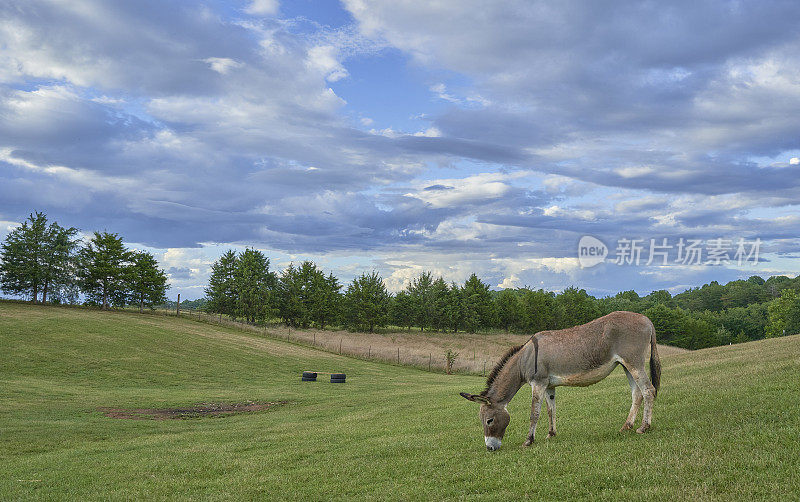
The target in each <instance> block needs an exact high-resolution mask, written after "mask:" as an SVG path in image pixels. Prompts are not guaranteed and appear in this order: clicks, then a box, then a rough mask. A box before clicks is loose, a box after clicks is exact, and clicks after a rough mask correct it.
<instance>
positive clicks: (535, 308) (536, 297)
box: [520, 288, 561, 334]
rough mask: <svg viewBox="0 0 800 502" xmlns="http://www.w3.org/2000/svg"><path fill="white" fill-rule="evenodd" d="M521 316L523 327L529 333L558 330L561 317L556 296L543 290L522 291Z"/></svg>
mask: <svg viewBox="0 0 800 502" xmlns="http://www.w3.org/2000/svg"><path fill="white" fill-rule="evenodd" d="M520 316H521V327H522V329H523V330H524V331H525V332H527V333H532V334H533V333H538V332H539V331H544V330H548V329H556V327H557V323H558V319H559V318H560V317H561V315H560V314H559V312H558V306H557V305H556V301H555V294H553V293H552V292H548V291H544V290H542V289H538V290H536V291H533V290H530V289H527V288H526V289H524V290H522V298H520Z"/></svg>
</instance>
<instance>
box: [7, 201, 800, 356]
mask: <svg viewBox="0 0 800 502" xmlns="http://www.w3.org/2000/svg"><path fill="white" fill-rule="evenodd" d="M77 233H78V231H77V229H75V228H64V227H61V226H60V225H59V224H58V223H56V222H52V223H48V221H47V217H46V215H44V214H43V213H38V212H37V213H34V214H32V215H30V217H29V218H28V219H27V220H26V221H25V222H24V223H23V224H22V225H20V226H19V227H17V228H15V229H13V230H12V231H11V232H10V233H9V234H8V235H7V236H6V238H5V240H4V241H3V243H2V246H0V289H1V290H2V291H4V292H5V293H8V294H12V295H16V296H23V297H27V298H29V299H31V300H32V301H34V302H37V301H41V302H48V301H49V302H52V303H75V302H77V301H79V300H82V301H83V303H85V304H90V305H99V306H101V307H103V308H107V307H109V306H114V307H124V306H127V305H135V306H138V307H139V309H140V310H141V309H144V308H145V307H149V308H153V307H155V306H157V305H165V306H169V307H171V308H174V307H175V303H174V302H167V300H166V297H165V293H166V290H167V288H168V285H167V276H166V274H165V273H164V271H163V270H161V269H160V268H159V266H158V263H157V261H156V259H155V258H154V257H153V255H151V254H150V253H147V252H143V251H131V250H129V249H127V248H126V247H125V246H124V244H123V242H122V238H121V237H120V236H119V235H117V234H112V233H108V232H102V233H101V232H95V233H94V234H93V235H92V237H91V238H90V239H88V240H87V241H86V242H81V241H80V240H78V239H76V235H77ZM269 265H270V261H269V259H268V258H267V257H266V256H265V255H264V254H263V253H262V252H260V251H257V250H254V249H246V250H245V251H243V252H241V253H238V254H237V253H236V252H234V251H228V252H226V253H225V254H224V255H222V256H221V257H220V258H219V260H217V261H216V262H215V263H214V265H213V266H212V273H211V277H210V280H209V284H208V286H207V288H206V298H204V299H200V300H194V301H192V302H182V304H181V305H182V307H184V308H201V309H203V310H206V311H208V312H213V313H219V314H224V315H227V316H230V317H232V318H235V319H243V320H245V321H247V322H251V323H264V322H267V321H273V320H279V321H281V322H283V323H285V324H286V325H288V326H293V327H296V328H308V327H312V326H315V327H319V328H325V327H326V326H331V325H334V326H340V327H344V328H347V329H351V330H356V331H374V330H375V329H376V328H383V327H386V326H395V327H400V328H404V329H412V328H417V329H420V330H423V331H438V332H453V333H457V332H462V331H466V332H472V333H474V332H489V331H496V330H504V331H506V332H515V333H531V334H532V333H536V332H538V331H542V330H548V329H561V328H567V327H571V326H575V325H578V324H583V323H585V322H588V321H591V320H592V319H595V318H597V317H600V316H602V315H605V314H608V313H609V312H613V311H615V310H629V311H634V312H640V313H642V314H645V315H647V316H648V317H649V318H650V319H651V320H652V321H653V324H654V325H655V327H656V333H657V336H658V340H659V342H661V343H667V344H672V345H677V346H680V347H685V348H690V349H697V348H703V347H710V346H714V345H727V344H728V343H739V342H744V341H748V340H757V339H760V338H764V337H773V336H782V335H789V334H796V333H799V332H800V276H799V277H796V278H794V279H790V278H788V277H784V276H774V277H770V278H768V279H766V280H764V279H762V278H761V277H758V276H752V277H750V278H749V279H747V280H737V281H732V282H729V283H727V284H725V285H721V284H718V283H717V282H711V283H710V284H706V285H704V286H702V287H699V288H693V289H689V290H687V291H684V292H682V293H680V294H677V295H675V296H672V295H671V294H670V293H669V292H668V291H665V290H659V291H654V292H652V293H650V294H648V295H647V296H639V295H638V294H637V293H636V292H635V291H624V292H622V293H619V294H617V295H615V296H608V297H604V298H595V297H593V296H591V295H589V294H588V293H587V292H586V291H585V290H583V289H578V288H576V287H569V288H567V289H565V290H563V291H561V292H560V293H554V292H550V291H544V290H542V289H538V290H533V289H530V288H519V289H504V290H502V291H499V292H498V291H492V290H491V289H490V287H489V285H488V284H486V283H484V282H483V281H481V280H480V279H479V278H478V277H477V275H475V274H472V275H470V277H469V278H468V279H467V280H466V281H465V282H464V283H463V284H456V283H454V282H451V283H448V282H446V281H445V280H444V279H443V278H441V277H434V276H433V274H431V273H430V272H422V273H421V274H420V275H419V276H418V277H416V278H414V279H413V280H412V281H411V282H410V283H409V284H408V285H406V287H405V289H403V290H402V291H400V292H399V293H397V294H394V295H392V294H390V293H389V292H388V291H387V289H386V286H385V284H384V282H383V279H382V278H381V276H380V275H379V274H378V273H377V272H371V273H365V274H362V275H361V276H359V277H356V278H355V279H353V281H352V282H351V283H350V284H348V285H347V287H343V285H342V284H341V283H340V282H339V280H338V279H337V278H336V277H335V276H334V275H333V274H332V273H329V274H327V275H326V274H325V273H323V271H322V270H321V269H320V268H319V267H318V266H317V265H316V264H314V263H313V262H310V261H304V262H302V263H300V264H299V265H294V264H292V265H289V266H288V267H287V268H286V269H284V270H283V271H281V272H280V273H276V272H274V271H271V270H270V266H269Z"/></svg>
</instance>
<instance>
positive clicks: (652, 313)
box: [644, 303, 686, 343]
mask: <svg viewBox="0 0 800 502" xmlns="http://www.w3.org/2000/svg"><path fill="white" fill-rule="evenodd" d="M644 315H646V316H647V317H648V318H649V319H650V321H651V322H652V323H653V327H655V328H656V339H657V340H658V341H659V342H660V343H676V341H677V340H679V339H681V338H682V337H683V334H684V333H683V325H684V322H685V320H686V315H685V314H684V313H683V311H682V310H680V309H677V308H674V309H672V308H669V307H667V306H666V305H664V304H663V303H659V304H656V305H654V306H652V307H650V308H649V309H647V310H645V311H644Z"/></svg>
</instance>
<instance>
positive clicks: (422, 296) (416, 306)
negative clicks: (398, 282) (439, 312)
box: [406, 271, 434, 331]
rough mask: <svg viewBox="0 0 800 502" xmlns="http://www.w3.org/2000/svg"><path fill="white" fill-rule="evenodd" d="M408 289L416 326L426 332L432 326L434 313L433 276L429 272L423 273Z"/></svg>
mask: <svg viewBox="0 0 800 502" xmlns="http://www.w3.org/2000/svg"><path fill="white" fill-rule="evenodd" d="M406 289H407V291H408V296H409V297H410V298H411V307H412V309H413V310H412V312H413V317H414V325H415V326H418V327H419V328H420V330H421V331H425V328H428V327H430V325H431V321H432V319H433V311H434V305H433V276H432V274H431V273H430V272H427V271H426V272H422V273H421V274H420V275H419V277H417V278H416V279H414V280H412V281H411V284H409V286H408V288H406Z"/></svg>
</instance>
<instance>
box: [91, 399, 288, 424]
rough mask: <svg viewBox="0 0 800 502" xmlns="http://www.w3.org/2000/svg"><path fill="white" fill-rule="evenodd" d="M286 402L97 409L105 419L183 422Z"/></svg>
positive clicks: (262, 409) (259, 408)
mask: <svg viewBox="0 0 800 502" xmlns="http://www.w3.org/2000/svg"><path fill="white" fill-rule="evenodd" d="M286 403H287V401H276V402H272V403H251V402H247V403H233V404H225V403H201V404H197V405H194V406H188V407H182V408H105V407H103V408H97V410H98V411H101V412H103V414H104V415H105V416H106V417H107V418H123V419H127V420H170V419H176V420H185V419H189V418H202V417H225V416H229V415H236V414H239V413H252V412H256V411H264V410H267V409H269V408H272V407H274V406H280V405H282V404H286Z"/></svg>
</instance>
